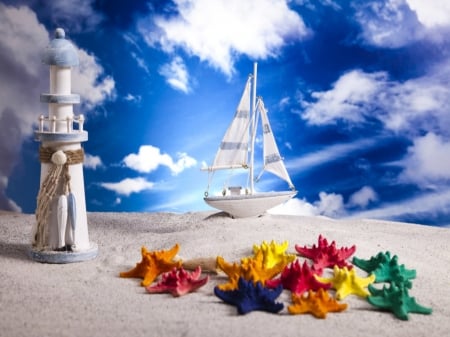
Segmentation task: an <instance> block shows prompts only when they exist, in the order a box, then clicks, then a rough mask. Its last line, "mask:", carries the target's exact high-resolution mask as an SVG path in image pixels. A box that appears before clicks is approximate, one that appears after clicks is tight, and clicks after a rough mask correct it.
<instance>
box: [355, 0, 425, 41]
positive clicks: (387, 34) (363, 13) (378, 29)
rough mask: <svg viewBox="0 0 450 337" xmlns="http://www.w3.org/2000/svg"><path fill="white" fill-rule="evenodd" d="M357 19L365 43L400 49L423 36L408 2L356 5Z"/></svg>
mask: <svg viewBox="0 0 450 337" xmlns="http://www.w3.org/2000/svg"><path fill="white" fill-rule="evenodd" d="M354 7H355V20H356V21H357V22H358V23H359V25H360V27H361V39H362V40H363V41H364V43H366V44H369V45H373V46H377V47H384V48H399V47H403V46H405V45H407V44H410V43H411V42H414V41H416V40H418V39H420V38H422V37H423V29H422V27H421V25H420V24H419V22H418V20H417V17H416V15H414V13H413V12H412V11H411V9H410V8H409V7H408V5H407V3H406V2H405V0H386V1H378V0H372V1H370V0H369V1H364V2H355V3H354Z"/></svg>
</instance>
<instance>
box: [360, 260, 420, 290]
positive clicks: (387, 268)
mask: <svg viewBox="0 0 450 337" xmlns="http://www.w3.org/2000/svg"><path fill="white" fill-rule="evenodd" d="M353 263H354V264H355V265H356V266H358V267H359V268H361V269H363V270H365V271H366V272H368V273H373V274H374V275H375V282H376V283H379V282H394V283H405V284H408V285H409V288H411V282H410V281H409V280H412V279H414V278H416V271H415V270H414V269H406V268H405V265H404V264H402V265H400V264H399V263H398V257H397V255H394V256H393V257H392V258H391V254H390V252H386V253H381V252H380V253H378V254H377V255H376V256H373V257H371V258H370V260H363V259H358V258H356V257H354V258H353Z"/></svg>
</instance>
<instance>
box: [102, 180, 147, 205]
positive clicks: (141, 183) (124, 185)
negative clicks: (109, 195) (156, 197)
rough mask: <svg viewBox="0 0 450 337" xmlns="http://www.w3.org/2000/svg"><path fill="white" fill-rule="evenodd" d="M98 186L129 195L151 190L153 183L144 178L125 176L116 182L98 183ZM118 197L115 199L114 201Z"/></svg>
mask: <svg viewBox="0 0 450 337" xmlns="http://www.w3.org/2000/svg"><path fill="white" fill-rule="evenodd" d="M100 186H102V187H103V188H106V189H107V190H110V191H114V192H116V193H117V194H120V195H124V196H129V195H130V194H132V193H139V192H142V191H146V190H152V189H153V188H154V186H155V184H154V183H153V182H151V181H147V180H146V179H145V178H142V177H137V178H126V179H123V180H121V181H119V182H116V183H100ZM117 200H118V201H119V203H120V199H116V201H117Z"/></svg>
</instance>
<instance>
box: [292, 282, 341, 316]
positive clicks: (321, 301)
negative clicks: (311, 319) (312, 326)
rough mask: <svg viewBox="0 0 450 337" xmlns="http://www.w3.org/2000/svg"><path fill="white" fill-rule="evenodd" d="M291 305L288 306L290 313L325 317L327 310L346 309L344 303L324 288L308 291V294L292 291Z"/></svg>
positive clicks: (337, 310)
mask: <svg viewBox="0 0 450 337" xmlns="http://www.w3.org/2000/svg"><path fill="white" fill-rule="evenodd" d="M292 302H293V305H290V306H288V311H289V313H290V314H292V315H296V314H305V313H311V314H312V315H314V316H315V317H317V318H326V316H327V313H328V312H339V311H343V310H345V309H347V304H346V303H339V302H337V301H336V300H335V299H334V298H331V297H330V295H328V293H327V292H326V291H325V290H324V289H322V288H321V289H319V290H318V291H317V292H314V291H312V290H309V291H308V296H306V297H305V296H302V295H296V294H294V293H292Z"/></svg>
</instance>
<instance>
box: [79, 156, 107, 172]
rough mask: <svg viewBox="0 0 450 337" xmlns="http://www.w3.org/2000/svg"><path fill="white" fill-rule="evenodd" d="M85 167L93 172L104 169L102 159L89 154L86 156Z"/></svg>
mask: <svg viewBox="0 0 450 337" xmlns="http://www.w3.org/2000/svg"><path fill="white" fill-rule="evenodd" d="M83 165H84V167H86V168H88V169H92V170H96V169H97V168H100V167H103V163H102V159H101V158H100V157H99V156H93V155H90V154H89V153H85V154H84V163H83Z"/></svg>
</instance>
